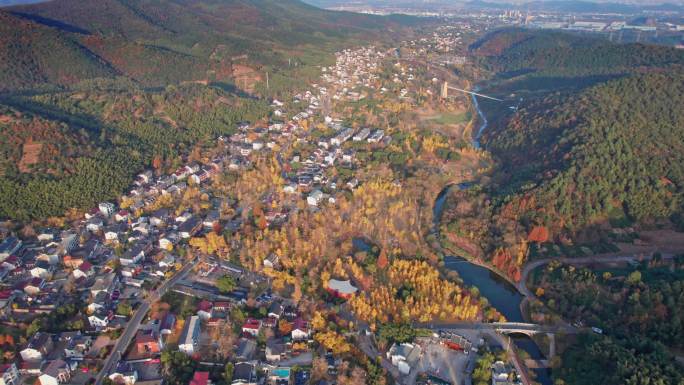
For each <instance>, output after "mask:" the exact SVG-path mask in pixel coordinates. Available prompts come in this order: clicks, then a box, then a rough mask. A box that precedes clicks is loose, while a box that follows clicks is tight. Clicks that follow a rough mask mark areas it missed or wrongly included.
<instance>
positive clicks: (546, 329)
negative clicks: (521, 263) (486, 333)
mask: <svg viewBox="0 0 684 385" xmlns="http://www.w3.org/2000/svg"><path fill="white" fill-rule="evenodd" d="M414 326H415V327H416V328H422V329H430V330H452V329H453V330H494V331H499V330H504V331H508V332H509V333H514V332H516V331H518V332H520V333H525V332H527V331H530V332H537V333H565V334H576V333H578V332H580V330H581V329H578V328H576V327H573V326H566V325H537V324H530V323H521V322H491V323H488V322H451V323H439V322H433V323H422V324H415V325H414Z"/></svg>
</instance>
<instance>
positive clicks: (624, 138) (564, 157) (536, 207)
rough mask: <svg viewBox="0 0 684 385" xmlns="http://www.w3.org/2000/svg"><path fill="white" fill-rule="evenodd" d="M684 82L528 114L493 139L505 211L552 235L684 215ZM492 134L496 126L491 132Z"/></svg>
mask: <svg viewBox="0 0 684 385" xmlns="http://www.w3.org/2000/svg"><path fill="white" fill-rule="evenodd" d="M682 105H684V75H682V74H681V73H673V72H671V73H652V74H637V75H632V76H628V77H625V78H622V79H619V80H614V81H610V82H608V83H605V84H601V85H598V86H594V87H592V88H589V89H587V90H585V91H583V92H582V93H580V94H577V95H550V96H549V97H547V98H544V99H541V100H535V101H534V102H531V103H530V104H528V105H525V107H524V108H523V109H521V110H520V111H519V112H518V113H517V114H515V115H514V116H513V117H512V118H511V119H509V120H508V121H507V122H506V124H505V125H500V126H498V127H497V128H495V129H493V130H491V131H489V132H488V133H487V136H486V139H485V141H486V144H487V148H488V149H490V150H491V151H492V152H493V153H494V154H495V155H496V156H497V157H498V158H499V160H500V165H501V172H500V173H499V174H500V176H501V177H502V179H501V180H500V182H499V183H500V185H501V186H502V187H501V188H500V189H497V190H496V193H495V194H496V197H497V198H498V199H499V200H500V201H501V202H502V205H503V206H502V210H504V211H505V212H507V213H508V215H512V216H515V217H518V218H523V217H524V218H525V219H526V220H527V221H529V222H531V223H536V224H540V225H544V226H546V227H547V228H549V229H552V230H554V231H552V232H555V233H556V234H557V233H558V232H559V231H562V230H564V229H568V230H571V231H574V230H578V229H580V228H581V227H582V226H586V225H588V224H591V223H593V222H595V221H600V220H605V219H620V218H624V217H627V218H629V219H630V220H633V221H639V222H643V221H653V220H657V219H662V218H669V217H671V216H673V215H677V214H679V213H681V210H682V197H683V196H682V192H683V191H684V190H682V186H683V184H684V152H683V151H684V112H683V111H682V108H681V106H682ZM495 127H496V126H495Z"/></svg>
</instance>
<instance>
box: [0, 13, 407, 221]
mask: <svg viewBox="0 0 684 385" xmlns="http://www.w3.org/2000/svg"><path fill="white" fill-rule="evenodd" d="M415 22H416V20H415V19H412V18H407V17H380V16H372V15H359V14H353V13H345V12H332V11H326V10H322V9H318V8H315V7H313V6H310V5H306V4H304V3H302V2H300V1H298V0H278V1H276V0H203V1H190V0H161V1H159V0H98V1H85V2H84V1H80V0H52V1H46V2H42V3H38V4H30V5H22V6H14V7H6V8H2V9H0V57H2V58H3V59H2V60H0V143H1V144H0V153H1V158H0V218H15V219H24V220H25V219H34V218H43V219H44V218H45V217H48V216H53V215H61V214H63V213H64V212H65V210H67V209H69V208H72V207H74V208H88V207H91V206H92V205H93V204H94V203H96V202H98V201H101V200H104V199H111V198H113V197H115V196H117V195H118V194H119V193H120V192H121V191H122V190H123V189H124V188H125V187H126V186H127V185H128V184H129V183H130V181H131V176H132V175H134V173H136V172H138V171H140V170H141V169H142V168H143V167H150V166H152V165H156V167H158V168H164V169H167V168H170V167H173V166H174V165H177V164H179V163H180V156H181V155H188V153H189V152H190V151H191V150H192V149H193V148H195V147H196V146H198V145H199V146H201V145H202V144H203V143H207V142H209V141H211V140H214V139H215V138H216V137H217V136H218V135H220V134H226V133H230V132H231V131H232V130H233V129H234V128H235V125H236V123H237V122H238V121H242V120H249V121H255V120H258V119H261V118H264V117H265V116H267V114H268V108H267V104H266V102H265V101H264V100H266V99H267V98H268V97H284V96H285V95H286V94H288V93H289V92H291V91H292V90H293V89H295V88H298V87H299V88H301V84H302V82H307V81H310V80H311V79H313V78H314V77H315V78H317V77H318V76H319V71H320V70H319V69H318V68H317V67H316V66H317V65H321V64H326V63H329V62H330V60H332V59H333V55H332V53H333V52H335V51H336V50H338V49H340V48H343V47H348V46H351V45H355V44H361V43H367V42H369V41H370V40H373V39H376V38H378V37H382V38H383V39H391V37H392V34H393V32H399V31H402V32H403V28H405V26H406V25H410V24H411V23H415ZM267 71H268V72H269V75H270V84H269V88H268V89H267V88H266V87H265V85H264V84H262V83H264V80H265V73H266V72H267ZM294 79H296V82H295V80H294ZM197 83H200V84H197ZM261 97H263V98H261Z"/></svg>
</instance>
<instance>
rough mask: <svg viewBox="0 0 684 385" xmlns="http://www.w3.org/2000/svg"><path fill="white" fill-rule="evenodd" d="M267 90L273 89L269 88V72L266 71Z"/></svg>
mask: <svg viewBox="0 0 684 385" xmlns="http://www.w3.org/2000/svg"><path fill="white" fill-rule="evenodd" d="M266 89H267V90H270V89H271V87H269V85H268V71H266Z"/></svg>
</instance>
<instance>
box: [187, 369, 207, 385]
mask: <svg viewBox="0 0 684 385" xmlns="http://www.w3.org/2000/svg"><path fill="white" fill-rule="evenodd" d="M190 385H211V380H209V372H195V374H194V375H193V376H192V380H190Z"/></svg>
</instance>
